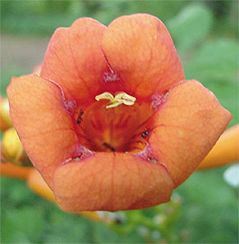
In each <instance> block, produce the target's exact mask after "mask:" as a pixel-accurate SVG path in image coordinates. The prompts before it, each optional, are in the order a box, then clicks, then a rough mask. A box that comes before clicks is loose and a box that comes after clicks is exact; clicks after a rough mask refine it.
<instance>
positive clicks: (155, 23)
mask: <svg viewBox="0 0 239 244" xmlns="http://www.w3.org/2000/svg"><path fill="white" fill-rule="evenodd" d="M103 50H104V53H105V55H106V58H107V60H108V61H109V64H110V65H111V67H112V69H113V70H114V71H116V72H117V73H119V75H120V77H121V79H122V80H123V81H125V86H126V87H127V88H128V89H127V91H129V92H131V94H133V95H134V96H135V95H136V94H137V95H138V96H148V95H151V94H152V93H154V92H163V91H165V90H167V89H169V88H170V87H171V86H172V85H173V84H175V83H177V82H179V81H180V80H182V79H184V73H183V69H182V66H181V63H180V60H179V57H178V55H177V52H176V49H175V47H174V44H173V41H172V39H171V37H170V34H169V32H168V31H167V28H166V27H165V25H164V24H163V23H162V22H161V21H160V20H159V19H157V18H156V17H154V16H151V15H148V14H134V15H130V16H123V17H120V18H118V19H116V20H114V21H113V22H112V23H111V24H110V25H109V27H108V29H107V30H106V32H105V34H104V38H103Z"/></svg>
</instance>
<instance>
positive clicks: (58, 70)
mask: <svg viewBox="0 0 239 244" xmlns="http://www.w3.org/2000/svg"><path fill="white" fill-rule="evenodd" d="M105 29H106V27H105V26H104V25H102V24H100V23H99V22H97V21H96V20H93V19H91V18H81V19H78V20H76V21H75V22H74V23H73V24H72V26H71V27H69V28H58V29H57V30H56V31H55V33H54V34H53V36H52V38H51V40H50V43H49V46H48V49H47V51H46V54H45V58H44V62H43V65H42V69H41V74H40V75H41V77H43V78H44V79H47V80H51V81H54V82H55V83H57V84H59V85H60V86H61V87H62V89H63V90H64V91H65V92H66V93H67V95H68V96H71V97H72V98H75V99H78V100H81V102H82V100H83V101H84V100H86V99H89V98H91V99H94V97H95V95H97V94H96V93H97V92H96V91H97V90H98V89H99V84H100V82H99V81H101V80H102V77H103V73H104V71H105V70H106V68H107V64H106V61H105V58H104V55H103V53H102V51H101V46H100V45H101V40H102V36H103V33H104V31H105ZM89 94H93V95H92V96H91V97H89Z"/></svg>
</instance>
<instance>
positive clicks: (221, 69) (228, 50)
mask: <svg viewBox="0 0 239 244" xmlns="http://www.w3.org/2000/svg"><path fill="white" fill-rule="evenodd" d="M238 57H239V45H238V43H237V42H236V41H234V40H230V39H217V40H213V41H210V42H206V43H205V44H204V45H203V46H202V47H201V48H200V49H198V50H197V51H196V52H195V53H194V55H193V57H192V58H191V59H190V60H188V62H187V63H186V67H185V68H186V75H187V78H188V77H190V78H192V77H193V78H197V79H199V80H200V81H203V80H205V81H206V80H208V81H210V82H213V81H214V82H235V80H236V74H237V70H238V68H239V62H238Z"/></svg>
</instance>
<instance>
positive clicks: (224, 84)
mask: <svg viewBox="0 0 239 244" xmlns="http://www.w3.org/2000/svg"><path fill="white" fill-rule="evenodd" d="M235 6H236V5H235V1H230V0H226V1H206V0H205V1H204V0H202V1H195V0H194V1H193V0H191V1H160V0H154V1H123V0H122V1H117V0H116V1H110V0H102V1H100V0H97V1H96V0H95V1H93V0H85V1H77V0H67V1H66V0H61V1H54V0H53V1H50V0H34V1H1V29H2V31H3V32H5V33H14V34H19V35H20V34H21V35H39V36H42V35H49V34H50V33H52V32H53V31H54V29H55V28H56V27H58V26H68V25H70V24H71V22H72V21H73V20H74V19H76V18H78V17H82V16H90V17H93V18H96V19H98V20H100V21H102V22H103V23H106V24H107V23H109V22H110V21H111V20H112V19H114V18H115V17H117V16H120V15H123V14H130V13H135V12H147V13H151V14H154V15H156V16H158V17H160V18H161V19H162V20H163V21H164V22H165V23H166V25H167V26H168V28H169V30H170V32H171V34H172V37H173V39H174V41H175V45H176V47H177V49H178V51H179V53H180V56H181V57H182V62H183V64H184V67H185V72H186V77H187V78H188V79H197V80H199V81H201V82H202V83H203V84H204V85H205V86H206V87H208V88H209V89H211V90H212V91H213V92H214V93H215V94H216V95H217V97H218V99H219V100H220V101H221V103H222V104H223V105H224V106H225V107H227V108H228V109H229V110H230V111H231V112H232V114H233V117H234V118H233V121H232V122H231V125H232V124H235V123H236V122H238V120H239V114H238V111H239V104H238V95H239V82H238V70H239V61H238V57H239V44H238V41H237V39H236V36H237V34H238V33H237V29H236V27H238V26H237V24H236V23H235V22H236V16H238V12H237V10H236V8H235ZM21 73H24V71H22V70H18V69H17V68H16V69H15V70H4V71H3V72H2V74H1V79H2V81H1V82H2V85H1V93H3V94H5V89H6V85H7V84H8V82H9V79H10V77H11V76H13V75H20V74H21ZM224 169H225V168H222V169H217V170H211V171H206V172H200V173H195V174H194V175H193V176H192V177H190V178H189V179H188V180H187V181H186V182H185V183H184V184H183V185H182V186H180V187H179V188H178V189H177V190H176V198H174V199H176V200H173V201H172V202H170V203H168V204H163V205H161V206H156V207H154V208H150V209H145V210H137V211H128V212H123V213H121V214H122V216H123V218H122V220H121V221H120V222H121V223H118V224H111V225H106V224H102V223H94V222H91V221H89V220H87V219H85V218H83V217H81V216H73V215H70V214H66V213H63V212H61V211H60V210H59V209H58V208H57V207H56V206H55V205H53V204H52V203H49V202H46V201H44V200H43V199H40V198H39V197H37V196H35V195H33V193H32V192H30V190H29V189H28V188H26V186H25V183H23V182H19V181H16V180H11V179H4V178H2V179H1V199H2V204H1V241H2V243H154V242H155V243H160V242H159V241H162V243H171V242H174V243H175V242H177V243H236V242H237V241H238V229H237V226H238V219H237V209H238V206H237V202H238V199H237V197H236V195H235V192H234V191H233V190H232V189H231V188H230V187H229V186H227V184H226V183H225V182H224V181H223V178H222V173H223V171H224ZM177 196H180V197H179V198H177ZM120 216H121V215H120ZM163 241H165V242H163Z"/></svg>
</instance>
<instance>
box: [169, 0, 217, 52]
mask: <svg viewBox="0 0 239 244" xmlns="http://www.w3.org/2000/svg"><path fill="white" fill-rule="evenodd" d="M212 22H213V17H212V14H211V12H210V10H209V9H208V8H206V7H205V6H204V5H196V4H193V5H189V6H188V7H186V8H184V9H183V11H182V12H180V13H179V14H178V15H177V16H176V17H175V18H173V19H171V20H170V21H169V22H168V25H167V26H168V28H169V30H170V32H171V34H172V36H173V39H174V41H175V42H176V46H177V48H178V49H179V50H180V51H181V52H182V53H184V52H185V51H186V50H187V49H189V48H192V47H193V46H195V45H197V44H198V43H200V42H201V41H202V40H203V39H204V38H205V37H206V36H207V35H208V33H209V32H210V29H211V26H212Z"/></svg>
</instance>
